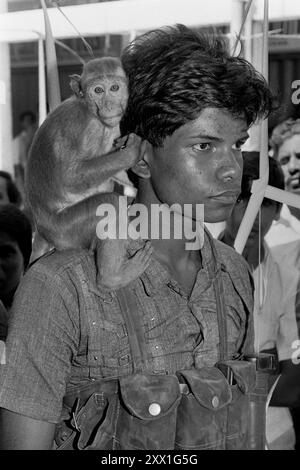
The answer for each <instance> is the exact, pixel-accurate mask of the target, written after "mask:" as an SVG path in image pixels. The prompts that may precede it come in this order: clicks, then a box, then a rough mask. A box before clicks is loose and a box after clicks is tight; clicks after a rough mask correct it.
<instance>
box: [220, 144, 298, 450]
mask: <svg viewBox="0 0 300 470" xmlns="http://www.w3.org/2000/svg"><path fill="white" fill-rule="evenodd" d="M243 160H244V168H243V178H242V191H241V194H240V196H239V198H238V200H237V203H236V205H235V207H234V209H233V211H232V213H231V216H230V217H229V219H228V220H227V221H226V227H225V230H224V232H223V233H222V234H221V235H220V236H219V239H220V240H221V241H223V242H224V243H226V244H228V245H230V246H233V244H234V240H235V237H236V235H237V232H238V229H239V226H240V223H241V221H242V219H243V216H244V214H245V211H246V208H247V205H248V202H249V199H250V196H251V185H252V181H253V180H255V179H258V178H259V154H258V152H243ZM269 168H270V172H269V184H270V185H271V186H274V187H275V188H279V189H284V176H283V172H282V170H281V168H280V166H279V164H278V163H277V162H276V161H275V160H274V159H273V158H269ZM280 210H281V204H280V203H278V202H276V201H273V200H271V199H267V198H265V199H264V200H263V202H262V206H261V224H260V220H259V216H257V218H256V220H255V222H254V225H253V228H252V230H251V233H250V235H249V237H248V240H247V243H246V245H245V248H244V251H243V256H244V258H245V259H246V260H247V262H248V263H249V265H250V268H251V270H252V273H253V278H254V284H255V291H254V292H255V295H254V332H255V352H256V353H258V352H270V353H272V352H273V353H275V354H276V355H277V356H278V359H279V365H280V372H281V374H282V375H281V377H280V379H279V382H278V384H277V386H276V388H275V392H274V393H273V396H272V400H271V405H274V406H271V407H269V411H268V415H267V440H268V444H269V447H270V448H271V449H278V450H279V449H281V450H283V449H293V448H294V445H295V434H294V430H293V423H292V418H291V415H290V412H289V409H288V407H287V405H288V406H296V405H297V404H298V403H299V405H300V402H299V396H300V365H299V366H295V365H293V364H292V361H291V355H292V352H293V350H292V344H293V342H294V341H297V340H298V339H299V328H298V326H297V293H298V291H297V289H298V280H299V273H298V271H297V270H296V269H295V268H293V267H291V266H285V265H283V264H278V263H277V262H276V260H275V259H274V257H273V256H272V253H271V251H270V249H269V248H268V246H267V245H266V243H265V241H264V239H265V236H266V234H267V232H268V230H269V229H270V227H271V225H272V222H273V221H274V220H277V219H279V217H280ZM259 226H260V228H259ZM297 382H298V385H297ZM291 388H292V389H291ZM289 397H290V398H289Z"/></svg>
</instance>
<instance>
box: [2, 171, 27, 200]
mask: <svg viewBox="0 0 300 470" xmlns="http://www.w3.org/2000/svg"><path fill="white" fill-rule="evenodd" d="M9 203H11V204H14V205H15V206H17V207H18V208H20V207H21V205H22V196H21V194H20V191H19V190H18V188H17V186H16V185H15V183H14V181H13V179H12V176H11V174H10V173H8V172H7V171H3V170H0V204H9Z"/></svg>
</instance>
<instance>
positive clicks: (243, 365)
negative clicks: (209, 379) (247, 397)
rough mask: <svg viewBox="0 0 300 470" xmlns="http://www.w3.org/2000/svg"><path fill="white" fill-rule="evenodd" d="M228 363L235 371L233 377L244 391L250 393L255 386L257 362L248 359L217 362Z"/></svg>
mask: <svg viewBox="0 0 300 470" xmlns="http://www.w3.org/2000/svg"><path fill="white" fill-rule="evenodd" d="M219 365H220V367H221V366H222V365H226V366H227V367H229V368H230V369H231V371H232V373H233V378H234V380H235V382H236V383H237V385H238V387H239V389H240V390H241V391H242V392H243V393H249V392H251V391H252V390H253V389H254V388H255V382H256V368H255V364H254V363H252V362H248V361H225V362H221V363H218V364H217V367H218V366H219Z"/></svg>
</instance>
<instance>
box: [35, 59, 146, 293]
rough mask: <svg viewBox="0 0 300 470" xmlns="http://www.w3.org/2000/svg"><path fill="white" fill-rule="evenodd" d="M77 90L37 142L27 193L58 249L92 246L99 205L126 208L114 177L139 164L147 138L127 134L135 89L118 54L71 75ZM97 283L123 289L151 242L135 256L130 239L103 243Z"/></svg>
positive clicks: (53, 115) (143, 265)
mask: <svg viewBox="0 0 300 470" xmlns="http://www.w3.org/2000/svg"><path fill="white" fill-rule="evenodd" d="M71 88H72V90H73V91H74V93H75V95H74V96H72V97H70V98H68V99H67V100H65V101H64V102H62V103H61V104H60V105H59V106H58V107H57V108H56V109H54V110H53V111H52V112H51V113H50V114H49V115H48V117H47V118H46V120H45V121H44V122H43V124H42V125H41V127H40V128H39V129H38V131H37V133H36V135H35V138H34V140H33V143H32V146H31V149H30V154H29V159H28V165H27V171H26V194H27V200H28V203H29V207H30V209H31V211H32V213H33V216H34V220H35V223H36V227H37V231H38V233H39V234H40V235H41V236H42V237H44V238H45V239H46V240H47V241H48V242H49V243H50V244H52V245H54V246H55V248H57V249H58V250H61V249H67V248H74V247H86V248H88V247H90V244H91V242H92V240H93V239H94V237H95V234H96V225H97V222H98V221H97V218H96V209H97V207H98V206H99V205H100V204H103V203H110V204H113V205H114V206H115V207H116V208H118V195H117V194H115V193H113V192H112V191H113V181H112V180H111V178H112V177H113V176H114V175H115V174H116V173H118V172H120V171H122V170H126V169H128V168H130V167H131V166H133V165H134V164H135V163H136V162H137V161H138V160H139V159H140V158H141V156H142V154H143V149H144V145H145V143H144V142H142V140H141V138H140V137H138V136H137V135H135V134H130V135H129V136H127V137H126V138H122V139H119V141H118V148H114V146H113V145H114V141H115V139H116V138H119V135H120V131H119V122H120V120H121V118H122V115H123V113H124V111H125V108H126V104H127V98H128V91H127V80H126V76H125V73H124V71H123V69H122V66H121V62H120V61H119V59H117V58H113V57H104V58H101V59H93V60H91V61H89V62H87V63H86V64H85V65H84V68H83V72H82V75H81V76H79V75H73V76H71ZM99 243H100V246H101V249H99V250H98V252H99V256H98V259H97V267H98V276H97V281H99V282H100V283H101V284H103V285H105V286H106V287H110V288H119V287H122V286H124V285H126V284H128V283H129V282H130V281H131V280H133V279H135V278H137V277H138V276H139V275H140V274H141V273H142V272H143V271H144V270H145V268H146V267H147V265H148V264H149V261H150V256H151V251H152V248H151V247H150V245H149V244H148V243H146V245H145V247H144V248H143V249H141V250H139V251H138V252H137V253H136V254H135V255H134V256H133V257H131V258H130V259H128V256H127V246H128V240H119V239H117V240H108V239H107V240H101V241H100V242H99Z"/></svg>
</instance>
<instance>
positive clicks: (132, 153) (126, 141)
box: [115, 133, 146, 168]
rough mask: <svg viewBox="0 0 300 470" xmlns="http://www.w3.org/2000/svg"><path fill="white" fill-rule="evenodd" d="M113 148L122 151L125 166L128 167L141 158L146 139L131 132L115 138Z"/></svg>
mask: <svg viewBox="0 0 300 470" xmlns="http://www.w3.org/2000/svg"><path fill="white" fill-rule="evenodd" d="M115 150H116V151H117V152H121V153H122V159H124V160H125V161H126V162H127V165H126V166H127V168H130V167H132V166H133V165H135V164H136V163H137V162H138V161H139V160H141V159H142V158H143V156H144V153H145V150H146V141H145V140H142V138H141V137H139V136H138V135H136V134H133V133H131V134H129V135H127V136H125V137H122V138H119V139H118V140H117V145H116V147H115Z"/></svg>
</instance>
